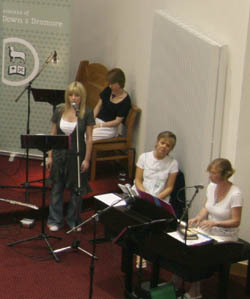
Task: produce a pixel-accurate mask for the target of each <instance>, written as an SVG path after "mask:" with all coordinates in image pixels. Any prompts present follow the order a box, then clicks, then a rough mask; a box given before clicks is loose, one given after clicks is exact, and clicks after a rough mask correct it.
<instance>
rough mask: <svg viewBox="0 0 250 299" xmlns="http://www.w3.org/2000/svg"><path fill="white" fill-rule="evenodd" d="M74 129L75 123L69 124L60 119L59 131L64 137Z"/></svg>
mask: <svg viewBox="0 0 250 299" xmlns="http://www.w3.org/2000/svg"><path fill="white" fill-rule="evenodd" d="M75 127H76V121H74V122H70V121H66V120H64V119H63V118H61V121H60V129H61V130H62V131H63V133H64V134H65V135H67V136H69V135H70V134H71V133H72V132H73V131H74V130H75Z"/></svg>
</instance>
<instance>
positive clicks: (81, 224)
mask: <svg viewBox="0 0 250 299" xmlns="http://www.w3.org/2000/svg"><path fill="white" fill-rule="evenodd" d="M123 200H124V199H123V198H121V199H118V200H116V201H114V202H113V203H112V204H111V205H110V206H108V207H106V208H104V209H103V210H101V211H97V212H96V213H95V214H94V215H92V216H91V217H89V218H88V219H86V220H85V221H83V222H82V223H80V224H79V225H77V226H76V227H73V228H72V229H71V230H69V231H67V232H66V234H70V233H71V232H72V231H74V230H75V229H77V228H79V227H81V226H83V225H85V224H87V223H88V222H90V221H92V220H94V230H93V242H92V255H91V261H90V271H89V274H90V280H89V299H92V296H93V281H94V264H95V263H94V262H95V260H96V259H98V257H97V256H96V255H95V253H96V222H98V221H99V218H100V216H101V215H102V214H104V213H105V212H107V211H108V210H109V209H111V208H113V207H114V206H115V205H116V204H117V203H119V202H121V201H123Z"/></svg>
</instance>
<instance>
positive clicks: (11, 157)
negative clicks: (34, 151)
mask: <svg viewBox="0 0 250 299" xmlns="http://www.w3.org/2000/svg"><path fill="white" fill-rule="evenodd" d="M15 156H16V153H11V154H10V157H9V162H13V161H14V159H15Z"/></svg>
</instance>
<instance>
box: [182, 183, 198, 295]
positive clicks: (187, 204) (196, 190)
mask: <svg viewBox="0 0 250 299" xmlns="http://www.w3.org/2000/svg"><path fill="white" fill-rule="evenodd" d="M194 188H195V192H194V194H193V196H192V198H191V199H190V201H188V202H187V203H186V206H185V209H184V212H183V214H182V216H181V218H180V220H179V225H181V222H182V220H183V219H184V218H186V225H185V233H184V243H185V245H187V232H188V210H189V208H190V207H191V205H192V202H193V200H194V199H195V197H196V195H197V194H198V192H199V187H196V186H194ZM184 288H185V283H184V279H182V289H183V290H184ZM181 298H182V299H184V293H183V294H182V295H181Z"/></svg>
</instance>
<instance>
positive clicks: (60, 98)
mask: <svg viewBox="0 0 250 299" xmlns="http://www.w3.org/2000/svg"><path fill="white" fill-rule="evenodd" d="M31 92H32V95H33V98H34V100H35V101H36V102H47V103H49V104H51V105H52V106H53V113H54V112H55V110H56V106H57V105H58V104H61V103H64V94H65V90H61V89H40V88H31Z"/></svg>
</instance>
